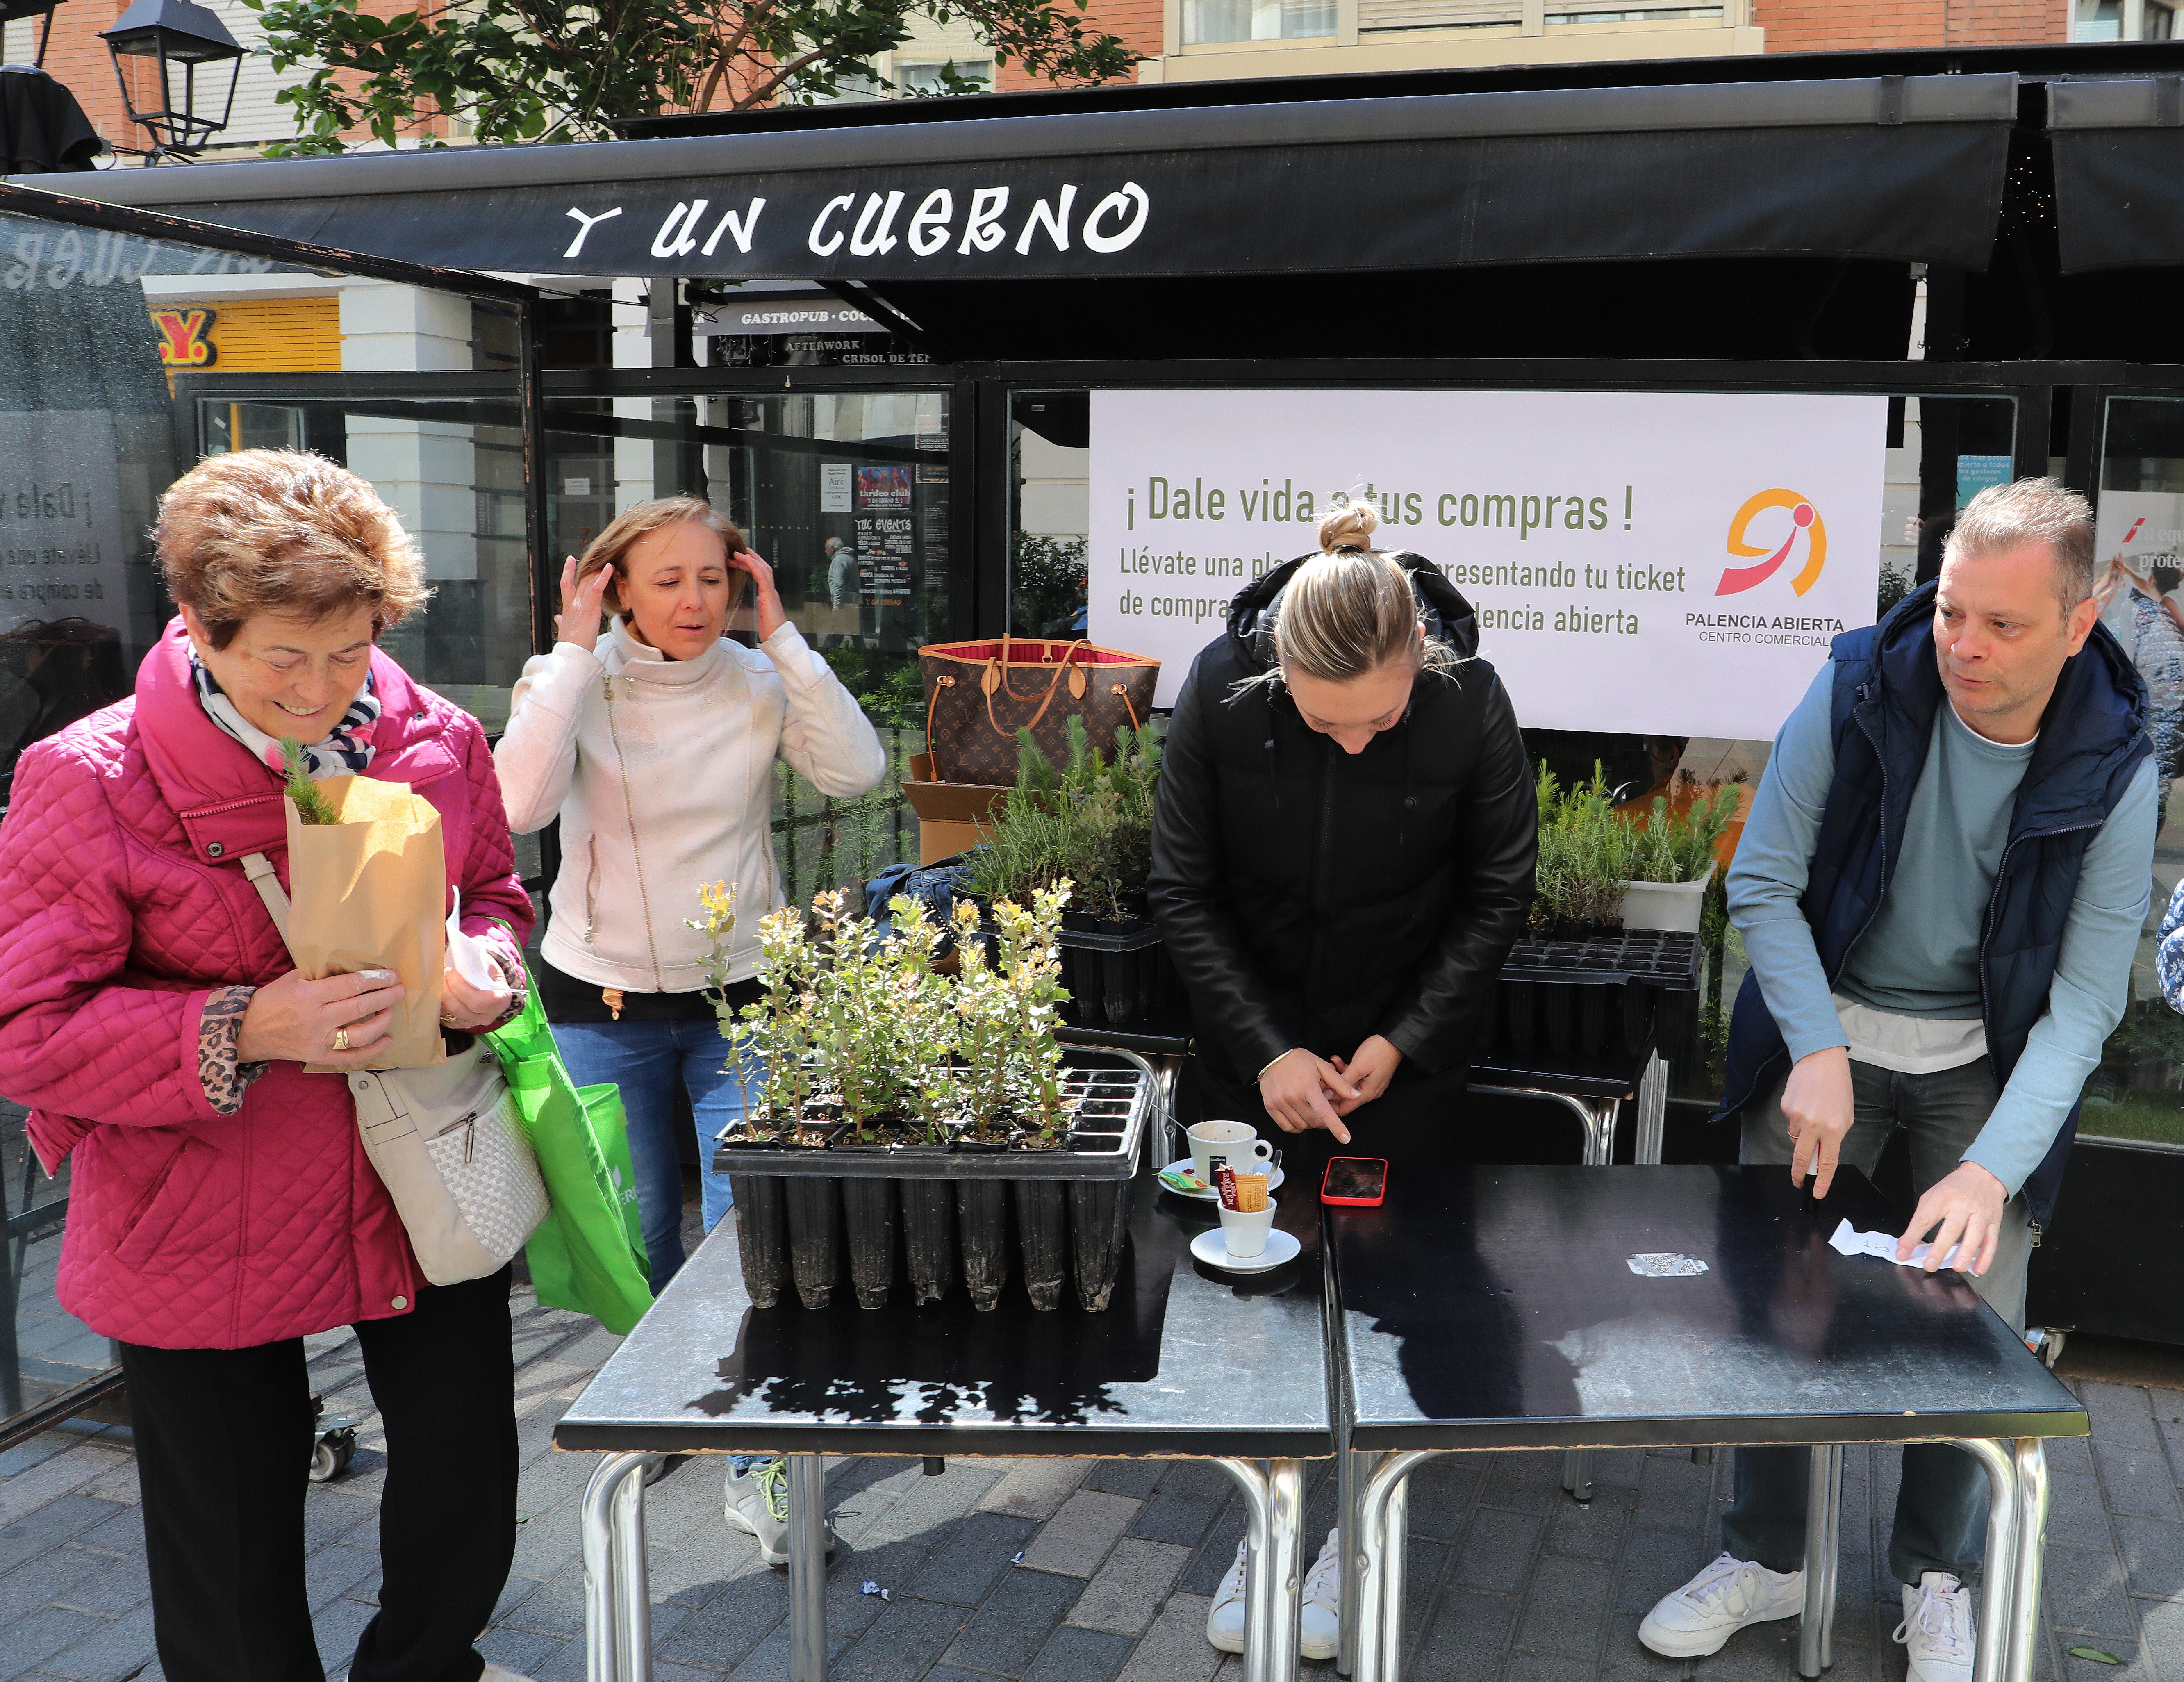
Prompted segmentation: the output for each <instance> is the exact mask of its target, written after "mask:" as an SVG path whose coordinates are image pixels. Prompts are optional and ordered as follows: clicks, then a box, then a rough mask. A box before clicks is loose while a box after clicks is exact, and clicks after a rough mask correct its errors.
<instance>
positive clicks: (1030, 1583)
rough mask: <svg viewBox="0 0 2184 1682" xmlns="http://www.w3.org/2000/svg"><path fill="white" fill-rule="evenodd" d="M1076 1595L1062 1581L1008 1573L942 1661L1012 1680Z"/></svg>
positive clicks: (1044, 1575)
mask: <svg viewBox="0 0 2184 1682" xmlns="http://www.w3.org/2000/svg"><path fill="white" fill-rule="evenodd" d="M1077 1596H1078V1585H1076V1584H1075V1583H1073V1582H1072V1581H1071V1580H1070V1579H1067V1578H1066V1577H1054V1576H1050V1575H1048V1574H1047V1573H1045V1572H1043V1571H1011V1572H1010V1573H1008V1575H1007V1576H1006V1577H1004V1578H1002V1579H1001V1580H1000V1584H999V1585H997V1586H996V1587H995V1590H994V1592H993V1593H992V1594H991V1595H990V1596H988V1597H987V1600H986V1603H985V1604H984V1605H983V1606H982V1607H979V1608H978V1611H977V1612H974V1613H973V1614H972V1618H971V1620H970V1622H969V1623H968V1624H965V1625H964V1627H963V1629H962V1632H961V1634H960V1635H957V1636H956V1640H955V1644H954V1645H953V1646H950V1648H949V1649H948V1651H946V1652H945V1653H944V1654H942V1655H941V1657H944V1658H945V1659H946V1660H947V1661H948V1662H949V1663H950V1664H961V1665H969V1666H972V1667H973V1668H977V1669H979V1670H998V1671H1000V1673H1001V1674H1004V1675H1006V1676H1014V1675H1016V1674H1017V1673H1018V1672H1019V1671H1021V1670H1022V1668H1024V1667H1025V1666H1026V1665H1028V1664H1029V1663H1031V1661H1032V1659H1033V1657H1034V1656H1035V1655H1036V1654H1037V1653H1038V1651H1039V1649H1040V1648H1041V1647H1042V1646H1045V1644H1046V1633H1047V1631H1048V1630H1050V1629H1053V1628H1054V1627H1055V1626H1056V1624H1060V1623H1061V1618H1062V1614H1063V1613H1064V1612H1066V1611H1067V1608H1068V1607H1069V1606H1070V1604H1071V1602H1073V1601H1075V1600H1076V1598H1077Z"/></svg>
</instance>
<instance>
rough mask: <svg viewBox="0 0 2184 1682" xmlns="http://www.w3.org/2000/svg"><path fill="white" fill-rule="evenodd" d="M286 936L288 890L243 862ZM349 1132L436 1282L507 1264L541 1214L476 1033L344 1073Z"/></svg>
mask: <svg viewBox="0 0 2184 1682" xmlns="http://www.w3.org/2000/svg"><path fill="white" fill-rule="evenodd" d="M242 867H243V869H244V871H245V872H247V873H248V875H249V877H250V881H251V885H252V886H253V887H254V888H257V890H258V894H259V898H260V899H264V900H265V909H266V910H267V911H270V913H272V916H273V926H274V927H276V928H277V929H279V930H280V931H281V934H282V936H283V938H286V936H287V932H288V896H287V894H284V893H282V892H281V882H280V878H279V877H277V876H276V875H275V874H274V872H273V866H272V865H271V863H270V861H269V860H267V859H266V857H265V855H264V854H263V853H252V854H250V855H248V856H247V857H245V858H244V860H243V861H242ZM343 1078H344V1079H346V1080H347V1081H348V1089H349V1095H350V1096H351V1097H353V1098H354V1099H355V1100H356V1125H357V1131H358V1133H359V1134H360V1135H361V1136H362V1138H363V1140H364V1154H365V1156H367V1157H369V1158H370V1161H371V1166H372V1167H373V1168H374V1169H376V1171H377V1172H378V1174H379V1178H380V1179H381V1181H382V1183H383V1184H385V1185H386V1187H387V1195H388V1196H390V1197H392V1198H393V1200H394V1210H395V1212H396V1213H397V1214H398V1215H399V1216H401V1217H402V1225H403V1228H404V1230H405V1231H407V1232H408V1233H409V1246H410V1248H411V1249H413V1250H415V1251H416V1252H417V1265H418V1266H419V1267H421V1268H422V1269H423V1270H424V1273H425V1277H426V1278H428V1279H430V1280H431V1281H432V1283H433V1284H436V1285H452V1284H461V1283H462V1282H463V1281H464V1280H465V1279H482V1278H485V1277H486V1276H487V1274H489V1273H499V1271H500V1270H501V1269H502V1268H503V1267H506V1266H507V1265H508V1263H509V1261H510V1259H511V1258H512V1257H513V1256H515V1253H516V1251H518V1250H521V1249H522V1248H523V1242H524V1240H525V1239H527V1238H529V1237H530V1236H531V1234H532V1233H533V1232H534V1231H536V1230H537V1229H538V1225H539V1223H541V1222H543V1220H544V1219H545V1218H546V1216H547V1212H548V1211H549V1203H548V1201H547V1196H546V1183H545V1181H544V1180H543V1179H542V1178H540V1177H539V1173H538V1161H537V1159H535V1158H534V1157H533V1156H532V1154H531V1147H530V1145H528V1144H527V1143H526V1140H525V1139H524V1136H523V1130H522V1127H521V1123H520V1122H519V1120H518V1117H517V1112H516V1106H515V1095H514V1094H512V1093H510V1090H509V1088H508V1082H507V1080H506V1078H504V1076H503V1075H502V1073H501V1068H500V1057H499V1053H497V1052H496V1051H495V1050H493V1047H492V1046H491V1045H490V1044H487V1042H486V1040H485V1039H484V1038H483V1037H482V1036H481V1037H480V1038H479V1039H477V1041H476V1043H475V1044H473V1045H472V1046H471V1048H470V1050H467V1051H463V1052H459V1053H457V1054H455V1055H452V1056H450V1057H449V1058H448V1060H447V1061H445V1062H443V1063H436V1064H433V1065H432V1067H428V1068H420V1069H385V1070H370V1069H350V1070H348V1071H346V1072H345V1073H344V1075H343Z"/></svg>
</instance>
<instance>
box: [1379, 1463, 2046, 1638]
mask: <svg viewBox="0 0 2184 1682" xmlns="http://www.w3.org/2000/svg"><path fill="white" fill-rule="evenodd" d="M1901 1440H1903V1439H1891V1441H1901ZM1942 1440H1947V1441H1951V1442H1953V1443H1954V1444H1955V1445H1956V1446H1957V1447H1958V1448H1960V1449H1963V1450H1964V1451H1965V1452H1966V1453H1968V1454H1970V1455H1971V1456H1973V1457H1974V1458H1975V1459H1976V1460H1978V1461H1979V1462H1980V1464H1981V1466H1983V1467H1985V1468H1986V1475H1987V1490H1988V1505H1987V1519H1986V1572H1985V1582H1984V1586H1983V1588H1982V1589H1981V1595H1980V1614H1979V1646H1978V1651H1977V1653H1976V1655H1975V1658H1974V1662H1973V1670H1972V1677H1973V1682H2031V1678H2032V1675H2033V1672H2034V1669H2035V1668H2036V1657H2035V1649H2036V1644H2037V1641H2038V1639H2039V1628H2040V1590H2041V1575H2042V1568H2043V1561H2044V1555H2045V1551H2046V1547H2047V1538H2048V1460H2047V1451H2046V1450H2045V1448H2044V1447H2043V1445H2042V1440H2041V1439H2040V1438H2038V1437H2018V1438H2014V1439H2011V1438H1998V1439H1988V1438H1949V1439H1942ZM1660 1446H1667V1447H1683V1446H1685V1445H1683V1444H1680V1443H1678V1444H1667V1445H1660ZM1723 1446H1731V1445H1723ZM1467 1452H1468V1453H1479V1452H1490V1451H1480V1450H1476V1449H1474V1450H1461V1449H1390V1450H1387V1451H1383V1452H1381V1453H1379V1454H1373V1453H1371V1452H1369V1451H1360V1450H1357V1449H1346V1450H1345V1451H1343V1453H1342V1456H1341V1462H1340V1468H1339V1470H1340V1478H1341V1485H1342V1487H1341V1501H1342V1527H1343V1528H1342V1534H1343V1536H1344V1538H1345V1539H1346V1540H1345V1546H1344V1551H1343V1559H1342V1604H1343V1607H1344V1608H1345V1612H1346V1613H1348V1612H1349V1611H1350V1609H1351V1608H1353V1607H1354V1608H1355V1609H1356V1612H1355V1615H1354V1616H1352V1615H1346V1616H1345V1617H1344V1618H1343V1620H1342V1651H1341V1654H1340V1657H1339V1658H1338V1659H1337V1661H1336V1668H1338V1669H1339V1670H1340V1671H1341V1673H1342V1674H1344V1675H1346V1676H1350V1677H1354V1678H1355V1679H1356V1682H1398V1679H1400V1678H1401V1674H1402V1640H1403V1551H1404V1543H1405V1541H1406V1540H1407V1538H1408V1535H1409V1519H1408V1512H1407V1496H1406V1490H1405V1485H1406V1483H1407V1479H1409V1477H1410V1475H1411V1473H1412V1472H1413V1471H1415V1470H1416V1469H1417V1468H1418V1466H1419V1465H1420V1464H1422V1463H1423V1462H1425V1461H1426V1460H1429V1459H1430V1458H1431V1457H1432V1456H1435V1455H1436V1454H1457V1453H1467ZM1812 1455H1813V1467H1812V1474H1811V1475H1812V1483H1811V1486H1810V1491H1809V1495H1808V1500H1807V1502H1806V1507H1805V1608H1804V1618H1803V1622H1802V1629H1800V1631H1799V1634H1798V1642H1797V1674H1799V1675H1800V1676H1806V1677H1817V1676H1819V1674H1821V1673H1822V1672H1824V1671H1825V1670H1826V1669H1827V1668H1829V1667H1830V1665H1832V1664H1833V1663H1835V1654H1834V1651H1833V1639H1832V1638H1833V1633H1834V1629H1835V1612H1836V1568H1837V1562H1838V1560H1839V1558H1840V1556H1841V1523H1842V1445H1841V1444H1840V1443H1822V1444H1816V1445H1814V1447H1813V1451H1812ZM1351 1538H1356V1539H1357V1541H1356V1542H1355V1543H1354V1544H1353V1543H1351V1541H1350V1540H1349V1539H1351Z"/></svg>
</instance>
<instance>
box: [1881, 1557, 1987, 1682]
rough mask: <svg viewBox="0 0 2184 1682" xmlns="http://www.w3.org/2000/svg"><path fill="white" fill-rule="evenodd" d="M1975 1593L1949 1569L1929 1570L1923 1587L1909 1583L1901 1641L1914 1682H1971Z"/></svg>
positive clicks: (1921, 1583) (1905, 1587)
mask: <svg viewBox="0 0 2184 1682" xmlns="http://www.w3.org/2000/svg"><path fill="white" fill-rule="evenodd" d="M1976 1627H1977V1626H1976V1625H1975V1624H1973V1622H1972V1597H1971V1593H1970V1590H1967V1589H1966V1588H1965V1587H1964V1585H1963V1584H1961V1583H1959V1582H1958V1580H1957V1579H1955V1578H1953V1577H1952V1576H1951V1575H1949V1573H1947V1572H1946V1571H1929V1572H1927V1573H1925V1575H1923V1576H1922V1577H1920V1578H1919V1586H1918V1587H1917V1588H1915V1589H1914V1588H1913V1587H1912V1586H1911V1585H1909V1584H1908V1583H1906V1584H1905V1585H1903V1622H1902V1623H1901V1624H1897V1626H1896V1636H1895V1639H1896V1640H1899V1641H1901V1642H1902V1643H1903V1651H1904V1657H1906V1658H1907V1659H1908V1660H1909V1661H1910V1672H1909V1675H1908V1682H1971V1677H1972V1650H1973V1648H1974V1647H1975V1646H1977V1645H1978V1641H1977V1639H1976V1638H1975V1635H1973V1633H1972V1632H1973V1630H1974V1629H1975V1628H1976Z"/></svg>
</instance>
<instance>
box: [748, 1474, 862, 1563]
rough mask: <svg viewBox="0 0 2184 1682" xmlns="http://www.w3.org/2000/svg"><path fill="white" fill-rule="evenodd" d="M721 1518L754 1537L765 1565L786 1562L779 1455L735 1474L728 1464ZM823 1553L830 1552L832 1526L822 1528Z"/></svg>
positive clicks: (784, 1498) (783, 1476)
mask: <svg viewBox="0 0 2184 1682" xmlns="http://www.w3.org/2000/svg"><path fill="white" fill-rule="evenodd" d="M722 1494H723V1496H724V1499H723V1501H722V1502H721V1517H722V1518H725V1519H727V1522H728V1523H729V1525H730V1526H731V1527H732V1528H733V1529H738V1530H748V1531H749V1532H750V1533H751V1534H753V1535H754V1536H756V1537H757V1538H758V1557H760V1559H762V1560H764V1561H765V1562H766V1563H767V1564H768V1565H786V1564H788V1462H785V1461H783V1459H782V1458H781V1456H779V1455H771V1456H767V1457H766V1459H764V1460H757V1461H753V1462H751V1463H750V1464H749V1466H747V1467H745V1468H744V1470H743V1472H742V1473H741V1474H740V1475H739V1474H738V1473H737V1472H736V1471H735V1469H734V1467H733V1462H731V1464H730V1468H729V1471H728V1476H727V1484H726V1487H725V1488H724V1490H723V1491H722ZM825 1535H826V1539H827V1557H829V1558H832V1557H833V1553H834V1527H833V1525H832V1524H831V1523H829V1524H827V1525H826V1526H825Z"/></svg>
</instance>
